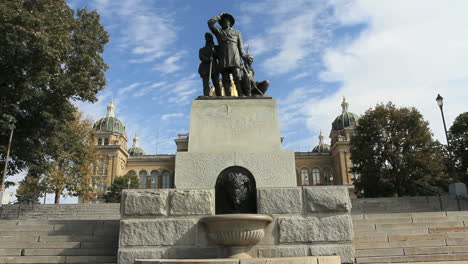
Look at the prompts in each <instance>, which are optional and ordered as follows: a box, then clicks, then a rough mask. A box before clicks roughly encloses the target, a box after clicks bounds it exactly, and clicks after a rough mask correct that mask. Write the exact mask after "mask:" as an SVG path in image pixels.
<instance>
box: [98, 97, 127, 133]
mask: <svg viewBox="0 0 468 264" xmlns="http://www.w3.org/2000/svg"><path fill="white" fill-rule="evenodd" d="M114 110H115V106H114V100H113V99H112V101H111V102H110V103H109V104H108V105H107V114H106V116H105V117H103V118H101V119H99V120H98V121H97V122H96V123H94V126H93V128H94V129H95V130H102V131H109V132H115V133H119V134H122V135H125V126H124V125H123V123H122V121H120V120H119V119H118V118H116V117H115V114H114Z"/></svg>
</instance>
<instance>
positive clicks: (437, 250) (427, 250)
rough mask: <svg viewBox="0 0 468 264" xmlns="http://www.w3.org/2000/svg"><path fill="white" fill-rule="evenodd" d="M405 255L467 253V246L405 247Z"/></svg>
mask: <svg viewBox="0 0 468 264" xmlns="http://www.w3.org/2000/svg"><path fill="white" fill-rule="evenodd" d="M404 251H405V255H429V254H451V253H468V246H446V247H421V248H405V249H404Z"/></svg>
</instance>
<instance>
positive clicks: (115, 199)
mask: <svg viewBox="0 0 468 264" xmlns="http://www.w3.org/2000/svg"><path fill="white" fill-rule="evenodd" d="M139 184H140V180H139V179H138V176H137V175H136V174H135V173H127V174H125V175H124V176H121V177H117V178H116V179H115V180H114V182H113V183H112V185H111V186H109V187H108V188H107V190H108V192H107V193H105V194H104V199H105V200H106V203H120V199H121V197H122V190H123V189H136V188H138V186H139Z"/></svg>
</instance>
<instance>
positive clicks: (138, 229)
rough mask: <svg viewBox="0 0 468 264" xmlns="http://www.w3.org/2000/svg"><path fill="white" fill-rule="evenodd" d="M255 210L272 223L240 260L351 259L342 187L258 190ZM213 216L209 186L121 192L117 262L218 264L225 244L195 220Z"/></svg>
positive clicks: (347, 210)
mask: <svg viewBox="0 0 468 264" xmlns="http://www.w3.org/2000/svg"><path fill="white" fill-rule="evenodd" d="M257 209H258V214H263V215H269V216H271V217H272V218H273V221H272V222H271V223H270V224H269V225H268V226H267V227H266V228H265V235H264V237H263V239H262V240H261V241H260V242H259V243H258V244H256V245H255V246H253V247H251V248H250V249H249V250H248V252H247V253H248V254H249V255H250V256H252V259H249V260H242V261H244V262H240V263H251V262H246V261H256V260H258V259H262V258H282V257H319V256H340V257H341V262H342V263H352V262H353V261H354V247H353V236H354V233H353V224H352V220H351V216H350V211H351V200H350V199H349V194H348V190H347V188H346V187H343V186H316V187H288V188H257ZM213 215H215V191H214V189H190V190H180V189H147V190H144V189H133V190H124V191H123V195H122V202H121V221H120V235H119V252H118V261H119V264H133V263H135V260H136V259H158V260H160V259H171V261H174V260H172V259H213V260H211V261H212V262H209V263H217V262H216V261H217V260H219V259H221V258H226V257H227V256H228V254H229V252H228V248H226V247H223V246H218V245H216V244H214V243H212V242H211V241H209V240H208V237H207V233H208V231H207V230H206V228H205V225H204V224H203V223H202V222H201V221H200V219H202V218H204V217H206V216H213ZM317 259H318V258H317ZM213 261H214V262H213ZM230 261H232V260H230ZM234 261H236V260H235V259H234ZM237 261H239V260H237ZM150 263H151V262H150ZM156 263H157V262H156ZM163 263H166V262H163ZM167 263H171V262H167ZM187 263H190V262H187ZM193 263H197V262H193ZM218 263H223V262H218ZM227 263H229V262H227ZM235 263H239V262H235ZM252 263H257V262H252ZM258 263H262V262H258ZM273 263H274V262H273ZM282 263H288V262H282ZM299 263H301V262H299ZM304 263H309V262H304ZM311 263H314V262H311ZM319 263H321V264H323V263H324V262H319ZM325 263H326V262H325ZM332 263H334V262H332ZM314 264H315V263H314Z"/></svg>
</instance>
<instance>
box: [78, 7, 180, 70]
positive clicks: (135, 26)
mask: <svg viewBox="0 0 468 264" xmlns="http://www.w3.org/2000/svg"><path fill="white" fill-rule="evenodd" d="M71 1H72V3H73V6H78V4H79V3H77V2H76V0H71ZM87 4H88V5H90V6H91V8H96V9H97V10H98V12H99V14H100V15H101V16H102V17H103V21H104V22H105V25H106V30H108V31H109V32H111V33H112V34H111V41H115V42H116V44H117V47H120V49H122V50H123V51H124V52H127V55H130V56H131V57H130V58H129V59H128V62H131V63H154V64H155V65H156V66H154V67H157V66H158V65H159V63H161V61H163V64H164V63H167V61H168V60H169V61H170V60H171V57H172V56H170V54H173V53H174V52H175V51H174V50H175V45H174V43H175V42H176V41H177V39H178V36H177V34H178V32H179V31H180V30H181V28H182V27H180V26H178V23H177V21H176V13H175V12H174V11H173V10H168V9H167V8H161V7H159V6H156V5H154V4H153V2H152V1H144V0H125V1H109V0H94V1H89V2H87ZM168 56H169V57H168ZM178 69H180V66H179V68H176V66H172V67H171V70H172V71H171V73H172V72H174V71H176V70H178Z"/></svg>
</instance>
